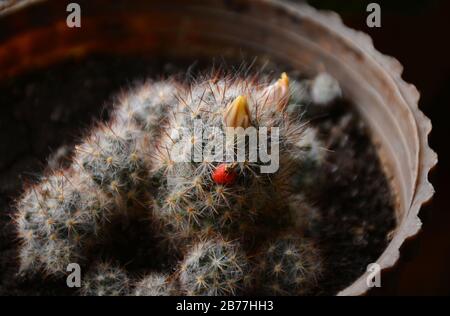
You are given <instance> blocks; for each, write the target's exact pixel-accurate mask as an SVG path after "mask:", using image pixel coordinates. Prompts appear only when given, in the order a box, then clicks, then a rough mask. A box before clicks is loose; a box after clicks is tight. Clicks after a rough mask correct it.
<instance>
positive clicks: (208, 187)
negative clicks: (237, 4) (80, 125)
mask: <svg viewBox="0 0 450 316" xmlns="http://www.w3.org/2000/svg"><path fill="white" fill-rule="evenodd" d="M291 90H292V83H290V80H289V78H288V76H287V75H286V74H282V76H281V78H280V79H278V80H277V81H275V82H273V83H268V82H265V81H262V80H261V81H258V80H257V78H253V80H246V78H239V77H237V76H233V77H223V78H214V79H211V78H209V77H206V78H200V79H198V80H197V81H195V82H194V83H193V84H192V85H190V86H186V85H182V84H180V83H177V82H174V81H171V80H167V81H161V82H155V83H150V82H148V83H145V84H143V85H142V86H141V87H138V88H137V89H134V90H132V91H130V92H129V93H128V94H124V95H122V96H121V97H120V98H119V101H118V104H117V106H116V108H115V111H114V112H113V113H112V119H111V120H110V122H108V123H106V124H105V123H102V124H99V125H98V126H97V127H95V128H94V129H92V130H91V131H90V133H89V134H88V135H87V137H85V138H84V139H83V140H82V141H81V142H80V143H79V145H77V146H76V148H75V151H74V154H73V157H72V161H73V162H72V164H71V165H70V166H69V167H68V168H66V169H62V170H59V171H52V172H49V175H48V176H46V177H43V178H42V179H41V181H40V182H39V183H38V184H35V185H33V186H31V187H30V188H29V189H28V190H26V191H25V193H24V194H23V196H22V198H21V199H20V200H19V201H18V203H17V209H18V215H17V216H16V222H17V230H18V234H19V237H20V239H21V241H22V243H21V248H20V262H21V271H24V272H39V271H42V270H44V271H45V272H47V273H48V274H61V273H62V272H65V267H66V265H67V264H68V263H70V262H79V261H82V260H83V259H84V258H85V257H86V253H88V252H89V249H91V246H94V245H95V247H101V239H100V238H99V236H100V235H101V234H102V233H103V232H104V231H107V230H108V227H109V226H110V225H111V224H110V222H111V219H112V218H119V220H120V219H121V218H122V217H123V218H127V217H129V216H135V217H137V218H139V219H148V217H149V216H151V217H152V220H151V221H149V230H152V231H157V234H158V235H159V236H160V237H161V239H162V241H163V242H165V243H168V244H170V245H171V246H172V248H170V249H171V250H169V251H171V252H173V253H179V252H182V253H184V257H185V259H184V262H183V263H182V264H181V268H180V270H179V271H178V272H177V273H179V281H180V283H181V285H182V288H183V291H184V292H185V293H187V294H195V295H221V294H226V295H228V294H237V293H241V292H242V291H243V290H244V289H245V288H246V286H245V284H246V280H248V277H249V275H248V274H247V271H248V270H249V262H248V260H247V255H246V254H245V253H246V252H247V253H250V252H251V251H254V250H255V249H257V248H258V247H259V246H260V244H261V243H263V242H264V241H265V240H266V239H267V238H270V237H271V236H272V235H273V234H279V233H280V232H285V231H286V230H288V229H290V228H291V227H293V226H295V225H296V223H295V221H294V218H293V217H294V216H297V215H295V212H292V210H293V209H304V210H307V207H301V206H302V205H303V200H302V199H295V198H293V197H294V196H295V194H297V193H298V191H299V190H305V191H308V190H309V189H312V190H313V189H314V184H315V175H316V173H315V170H316V169H317V168H319V167H320V165H321V163H322V162H323V160H324V158H323V157H324V151H323V149H322V148H323V146H322V144H321V143H320V142H319V141H318V140H317V138H316V135H315V131H314V130H313V129H312V128H310V127H308V126H307V124H306V123H304V122H303V121H302V120H301V119H300V118H299V117H298V116H296V115H294V114H293V113H292V111H289V109H290V108H291V106H292V104H291V103H290V95H291ZM199 122H200V123H201V126H199V125H198V123H199ZM248 127H252V128H254V130H253V131H254V133H255V134H254V135H255V136H256V139H257V142H256V144H255V143H251V141H252V140H251V138H250V137H242V134H240V133H241V132H242V131H243V129H244V128H248ZM182 128H184V129H182ZM229 128H237V130H234V132H233V133H231V134H230V133H229ZM271 128H278V130H279V133H278V134H277V133H276V132H275V129H274V130H272V129H271ZM239 129H240V130H239ZM249 130H250V132H252V131H251V129H249ZM265 130H267V131H268V134H267V141H266V140H264V138H263V136H262V135H263V134H261V133H262V132H264V131H265ZM186 135H187V136H188V137H186ZM249 135H250V136H251V135H252V134H249ZM223 136H224V137H226V138H225V141H224V138H223ZM230 136H231V137H230ZM241 145H245V146H244V147H245V149H246V150H245V152H244V155H243V158H244V160H240V161H236V162H235V161H233V160H234V158H236V156H237V155H238V154H239V153H240V152H239V150H238V149H239V148H241V147H240V146H241ZM251 146H256V148H252V149H253V150H256V153H259V155H258V154H257V155H256V157H255V156H252V154H251V152H249V150H248V149H249V148H250V147H251ZM265 146H266V147H267V148H265ZM264 149H266V150H267V153H271V154H272V153H278V155H279V166H278V169H276V168H275V170H274V171H273V172H263V170H264V168H266V167H267V160H265V159H263V158H262V157H261V155H260V153H261V152H264ZM222 151H223V152H226V153H228V154H229V155H228V156H227V157H225V158H227V159H222V160H221V159H218V157H219V156H218V154H219V153H222ZM199 153H202V156H201V157H200V158H201V159H200V160H198V159H197V157H196V154H199ZM219 158H220V157H219ZM230 158H231V159H230ZM240 158H242V157H240ZM272 158H273V157H272ZM306 212H307V211H306ZM293 214H294V215H293ZM304 218H306V217H304ZM150 226H152V227H150ZM217 236H221V237H217ZM110 238H114V236H110ZM158 240H159V239H158ZM226 240H227V241H226ZM228 240H233V242H229V241H228ZM280 243H281V244H280ZM189 244H194V245H195V246H194V247H191V248H189V247H187V245H189ZM275 245H276V247H278V248H279V247H281V248H283V247H285V246H291V245H294V244H293V241H292V242H290V241H289V242H288V241H286V239H283V240H282V241H280V242H279V243H276V244H275ZM294 246H295V247H297V248H298V249H297V248H296V252H295V255H294V256H293V258H294V257H295V258H294V259H293V260H297V261H296V262H299V261H301V262H304V264H305V267H306V268H305V269H307V270H305V271H307V272H308V271H309V272H311V273H314V275H316V274H317V271H316V270H315V268H313V267H310V266H309V264H310V261H311V260H312V259H311V260H310V258H312V257H313V254H314V251H312V250H311V249H309V248H308V246H307V243H304V242H302V243H300V244H295V245H294ZM294 246H292V247H294ZM278 248H276V249H278ZM281 248H280V249H281ZM95 249H98V248H95ZM161 249H166V248H165V247H161ZM280 249H279V251H282V249H281V250H280ZM279 251H278V250H277V252H276V253H275V255H276V256H279V255H280V254H279ZM94 252H95V251H94ZM91 255H92V254H91ZM95 255H96V254H95V253H94V254H93V256H94V257H95ZM165 255H167V254H161V256H162V257H163V256H165ZM298 256H300V257H301V258H296V257H298ZM174 257H175V256H174ZM277 258H278V257H273V258H271V257H270V255H269V253H266V259H267V260H266V261H267V263H268V264H269V265H270V264H272V263H273V260H275V259H277ZM283 258H284V257H283ZM91 259H92V258H91ZM93 259H95V258H93ZM284 259H285V258H284ZM291 259H292V258H290V257H289V260H291ZM286 260H287V261H286ZM286 260H285V261H286V264H288V265H289V264H291V263H290V262H291V261H289V260H288V259H286ZM292 262H294V261H292ZM88 263H89V262H88ZM89 264H90V263H89ZM292 264H293V263H292ZM317 265H319V264H318V263H317ZM166 268H167V267H166ZM172 268H173V267H172ZM289 268H292V269H293V267H289ZM308 269H309V270H308ZM317 270H319V269H318V268H317ZM165 272H166V273H168V271H167V270H166V271H165ZM309 272H308V273H309ZM290 273H291V274H290V276H292V275H295V276H296V278H295V279H296V280H299V278H300V274H298V273H299V271H291V272H290ZM271 277H272V279H270V278H268V281H270V282H272V281H274V279H273V276H271ZM277 277H278V275H277ZM173 278H174V276H173V275H170V276H166V275H165V274H164V275H160V274H150V275H148V276H147V277H145V278H144V279H142V280H141V281H140V282H138V283H136V285H135V289H134V292H130V288H131V287H130V286H129V283H130V281H128V278H127V277H126V274H125V272H124V271H122V270H121V269H119V268H114V267H111V266H110V265H107V264H99V265H98V266H97V267H95V264H94V268H93V272H92V273H91V274H90V275H89V277H88V278H87V280H86V286H85V289H84V290H83V293H84V294H87V295H115V294H120V295H122V294H123V295H124V294H130V293H134V294H135V295H168V294H173V293H176V292H177V290H175V289H174V286H173V284H171V283H170V282H168V281H167V280H168V279H173ZM313 278H314V277H313ZM304 279H305V280H306V279H307V281H305V282H300V281H299V283H298V284H301V286H299V287H301V288H308V287H309V286H310V283H311V282H310V281H311V280H312V279H310V278H309V277H304ZM275 281H277V282H278V281H279V282H281V283H280V287H281V288H282V289H283V290H284V289H285V288H286V286H287V285H288V283H286V282H288V281H283V280H275ZM283 282H284V283H283ZM272 283H273V282H272ZM108 284H110V288H106V287H107V286H108ZM300 292H301V291H300V289H297V288H296V289H295V293H300Z"/></svg>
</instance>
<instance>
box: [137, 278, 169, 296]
mask: <svg viewBox="0 0 450 316" xmlns="http://www.w3.org/2000/svg"><path fill="white" fill-rule="evenodd" d="M176 294H177V291H176V287H175V286H174V284H173V282H171V281H170V280H169V277H168V276H167V275H164V274H160V273H152V274H149V275H147V276H145V277H144V278H142V279H141V280H140V281H139V282H138V283H136V284H135V286H134V290H133V293H132V295H133V296H170V295H176Z"/></svg>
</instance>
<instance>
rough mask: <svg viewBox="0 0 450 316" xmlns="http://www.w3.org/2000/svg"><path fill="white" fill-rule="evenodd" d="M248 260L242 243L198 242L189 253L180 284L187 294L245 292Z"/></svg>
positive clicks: (183, 266)
mask: <svg viewBox="0 0 450 316" xmlns="http://www.w3.org/2000/svg"><path fill="white" fill-rule="evenodd" d="M247 269H248V262H247V259H246V258H245V255H244V253H243V252H242V251H241V250H240V249H239V245H238V244H236V243H233V242H227V241H224V240H223V239H220V238H218V239H215V240H209V241H206V242H199V243H198V244H196V245H195V246H194V247H193V248H192V249H191V250H190V251H189V252H188V254H187V255H186V257H185V259H184V261H183V263H182V264H181V268H180V283H181V287H182V289H183V290H184V291H185V293H186V294H187V295H201V296H205V295H208V296H211V295H237V294H240V293H242V290H243V288H242V286H243V284H244V279H245V277H246V273H247Z"/></svg>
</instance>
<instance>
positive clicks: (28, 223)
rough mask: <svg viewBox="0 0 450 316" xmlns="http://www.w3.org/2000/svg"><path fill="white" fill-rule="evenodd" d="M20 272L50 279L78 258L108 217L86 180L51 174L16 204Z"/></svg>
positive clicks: (103, 200) (103, 199)
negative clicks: (42, 274)
mask: <svg viewBox="0 0 450 316" xmlns="http://www.w3.org/2000/svg"><path fill="white" fill-rule="evenodd" d="M18 210H19V211H18V214H17V216H16V223H17V227H18V233H19V237H20V238H21V241H22V248H21V252H20V259H21V269H20V270H21V271H27V270H31V271H36V270H39V269H41V268H43V269H44V270H45V271H46V272H47V273H49V274H53V273H58V272H61V271H65V268H66V266H67V264H69V263H70V262H78V261H79V260H82V258H83V251H82V250H83V248H84V247H88V246H89V244H90V243H91V242H93V239H95V236H96V235H97V234H98V233H99V231H100V230H101V228H102V227H103V225H104V224H105V223H106V222H107V220H108V217H109V215H110V214H111V212H112V211H113V206H112V203H111V201H110V199H108V197H107V196H106V195H105V194H104V193H103V192H102V191H101V190H99V189H98V188H97V187H96V185H95V183H93V181H92V180H91V179H90V178H89V177H88V176H86V175H85V174H83V173H81V174H74V173H72V172H70V171H69V172H67V173H63V172H55V173H53V174H51V175H49V176H47V177H44V178H43V179H42V180H41V183H40V184H38V185H36V186H32V187H31V188H30V190H29V191H28V192H27V193H26V194H25V195H24V196H23V197H22V199H21V200H20V202H19V204H18Z"/></svg>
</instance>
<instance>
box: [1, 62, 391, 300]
mask: <svg viewBox="0 0 450 316" xmlns="http://www.w3.org/2000/svg"><path fill="white" fill-rule="evenodd" d="M190 65H192V64H190ZM180 69H181V71H182V73H186V72H188V73H189V72H191V71H195V67H192V66H191V67H188V66H179V65H177V66H173V65H172V64H169V63H165V62H163V61H160V60H148V59H143V58H138V57H134V58H131V57H130V58H116V57H106V56H97V57H91V58H89V59H87V60H81V61H80V60H79V61H75V60H73V61H67V62H65V63H63V64H59V65H55V66H52V67H50V68H49V69H45V70H40V71H34V72H32V73H27V74H24V75H22V76H20V77H18V78H13V79H8V80H6V81H3V82H0V294H3V295H20V294H31V295H39V294H55V295H57V294H60V295H61V294H72V292H73V291H72V290H70V289H68V288H67V287H66V282H65V280H64V279H54V280H51V279H46V280H42V279H41V278H39V277H38V276H36V277H30V278H28V279H22V278H18V277H17V276H16V274H17V260H16V256H17V252H16V250H17V240H16V237H15V231H14V227H13V223H12V221H11V216H12V215H13V214H14V207H13V204H14V203H13V202H14V199H15V198H17V197H18V195H19V194H20V193H21V192H22V188H23V186H24V183H26V182H27V181H33V180H34V179H36V176H37V175H39V174H40V173H42V172H43V171H44V170H45V167H46V166H47V160H48V159H49V157H52V158H51V159H50V163H51V164H53V165H58V164H63V163H64V160H63V157H65V156H66V155H67V153H68V152H70V148H71V147H72V146H73V144H74V143H75V142H76V141H77V140H78V139H79V137H80V136H81V135H82V133H83V131H84V130H85V129H86V128H87V127H88V126H90V125H91V124H93V123H94V122H96V121H98V120H106V119H107V118H108V112H109V110H110V109H111V106H108V105H110V104H112V103H113V102H112V101H113V98H114V96H115V95H117V93H118V92H120V91H121V89H127V88H128V87H130V86H132V85H133V84H135V83H136V82H139V81H142V80H144V79H145V78H147V77H154V78H155V77H156V78H158V77H161V76H165V75H169V74H172V73H174V72H179V71H180ZM155 74H157V75H156V76H155ZM312 124H314V125H317V126H318V127H319V130H320V137H321V138H322V139H323V141H324V142H325V144H326V148H327V149H328V150H329V154H328V158H327V161H326V164H325V168H323V170H322V171H321V172H322V174H321V175H319V179H323V181H321V185H320V189H318V190H317V192H314V193H313V194H312V199H313V200H314V203H315V205H316V207H317V209H318V210H320V211H319V213H318V214H317V218H316V222H314V223H313V224H314V225H313V227H314V229H312V230H311V232H310V233H311V234H312V235H315V237H317V238H319V239H320V240H321V243H322V244H323V247H324V251H325V256H326V258H327V263H328V265H329V267H330V269H329V270H330V271H332V272H330V273H329V275H327V276H326V277H325V278H324V280H325V281H324V282H323V283H322V284H321V288H322V291H321V292H320V293H319V294H334V293H336V292H337V291H339V290H341V289H343V288H345V287H346V286H348V285H349V284H351V283H352V282H353V281H354V280H355V279H356V278H358V277H359V276H360V275H361V274H362V272H363V271H365V269H366V267H367V265H368V264H369V263H371V262H374V261H375V260H376V259H377V258H378V257H379V255H380V254H381V253H382V251H383V250H384V249H385V247H386V245H387V243H388V236H389V232H390V231H391V230H392V229H393V228H394V225H395V219H394V210H393V204H392V200H393V199H392V196H391V193H390V189H389V185H388V182H387V180H386V178H385V176H384V174H383V172H382V170H381V168H380V164H379V160H378V157H377V154H376V151H375V148H374V146H373V145H372V144H371V142H370V140H369V137H368V135H367V131H366V128H365V127H364V124H363V123H362V122H361V121H360V120H359V118H358V116H357V115H356V114H355V113H353V112H352V111H351V110H350V108H349V106H348V105H346V104H345V103H342V104H336V105H335V106H334V107H333V110H332V111H331V112H329V113H326V114H325V115H323V114H321V115H318V116H317V117H316V118H313V119H312ZM325 180H326V181H325ZM132 224H133V225H132V226H133V229H132V230H131V229H127V227H123V226H121V227H119V228H118V230H120V235H119V236H123V240H126V241H127V242H123V243H121V242H120V241H117V242H116V243H114V244H112V245H109V246H108V247H109V248H114V249H116V251H117V253H116V255H117V256H118V258H117V260H118V261H120V263H125V264H128V266H127V267H128V269H129V270H132V271H134V272H136V273H139V272H141V270H142V268H143V265H142V264H140V262H145V258H147V257H150V258H151V257H153V258H154V256H155V254H151V253H144V254H141V253H140V249H142V241H141V239H142V236H143V235H145V234H143V235H140V233H139V232H140V231H142V230H145V225H143V224H142V223H132ZM119 226H120V225H119ZM136 226H137V227H140V226H142V227H141V228H140V229H136ZM139 245H140V246H141V247H139ZM134 247H136V248H134ZM117 249H118V250H117ZM137 257H138V258H140V259H136V258H137Z"/></svg>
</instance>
